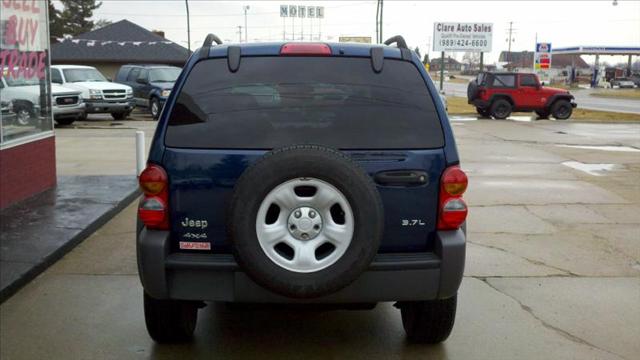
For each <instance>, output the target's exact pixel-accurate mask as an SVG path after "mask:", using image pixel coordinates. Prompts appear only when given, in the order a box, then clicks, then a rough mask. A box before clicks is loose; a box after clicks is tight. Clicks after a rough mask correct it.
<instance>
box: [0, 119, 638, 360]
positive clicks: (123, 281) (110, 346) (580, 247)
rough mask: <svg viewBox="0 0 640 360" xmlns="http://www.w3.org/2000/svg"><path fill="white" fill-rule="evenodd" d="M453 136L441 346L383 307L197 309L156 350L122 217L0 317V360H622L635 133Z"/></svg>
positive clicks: (485, 128)
mask: <svg viewBox="0 0 640 360" xmlns="http://www.w3.org/2000/svg"><path fill="white" fill-rule="evenodd" d="M143 124H144V126H148V123H146V122H145V123H143ZM126 125H127V126H131V127H135V126H137V125H136V123H135V122H130V123H127V124H126ZM453 128H454V131H455V132H456V137H457V142H458V147H459V150H460V154H461V159H462V163H463V168H464V169H465V170H467V173H468V174H469V178H470V185H469V190H468V195H466V200H467V202H468V203H469V204H470V206H471V209H470V215H469V220H468V231H469V243H468V248H467V267H466V271H465V274H466V276H465V279H464V281H463V284H462V287H461V289H460V294H459V304H458V314H457V318H456V326H455V327H454V329H453V332H452V334H451V337H450V338H449V340H447V341H446V342H445V343H443V344H441V345H437V346H423V345H411V344H408V343H407V342H406V341H405V338H404V332H403V330H402V324H401V321H400V314H399V311H398V310H396V309H395V308H393V307H392V304H391V303H382V304H378V306H377V307H376V308H375V309H374V310H372V311H318V310H292V309H287V308H273V307H240V308H235V307H233V308H232V307H228V306H225V305H224V304H210V305H209V306H207V307H206V308H204V309H202V310H200V317H199V322H198V327H197V330H196V335H195V339H194V341H193V342H192V343H188V344H182V345H156V344H154V343H153V342H152V341H151V339H150V338H149V337H148V335H147V333H146V330H145V326H144V318H143V313H142V289H141V287H140V283H139V280H138V277H137V271H136V259H135V244H134V241H135V234H134V223H135V207H134V205H131V206H129V207H128V208H127V209H125V210H124V211H123V212H122V213H120V214H119V215H118V216H116V217H115V218H114V219H113V220H112V221H110V222H109V223H108V224H107V225H105V226H104V227H103V228H101V229H100V230H98V231H97V232H96V233H94V234H93V235H92V236H91V237H89V238H88V239H87V240H85V241H84V242H83V243H82V244H80V245H79V246H78V247H77V248H76V249H74V250H73V251H72V252H71V253H69V254H68V255H67V256H65V257H64V258H63V259H62V260H61V261H59V262H58V263H56V264H55V265H54V266H53V267H51V268H50V269H49V270H47V271H46V272H45V273H43V274H42V275H41V276H39V277H38V278H36V280H34V281H33V282H32V283H30V284H29V285H27V286H26V287H25V288H23V289H22V290H21V291H19V292H18V293H17V294H16V295H14V296H13V297H12V298H10V299H9V300H7V301H6V302H5V303H4V304H2V305H1V306H0V358H2V359H43V358H48V359H89V358H91V359H138V358H141V359H143V358H158V359H175V358H215V359H226V358H238V359H249V358H251V359H254V358H260V359H270V358H304V359H328V358H329V359H338V358H340V359H342V358H356V359H414V358H420V359H445V358H447V359H470V358H472V359H516V358H518V359H548V358H553V359H636V358H637V354H639V353H640V342H638V339H640V306H638V304H640V182H638V177H639V176H640V124H592V123H589V124H581V123H573V122H554V121H538V122H535V123H530V122H520V121H495V120H479V121H460V122H455V121H454V125H453ZM108 131H114V130H113V129H109V130H107V129H89V128H87V129H81V128H78V129H63V130H61V131H58V134H57V135H58V144H59V145H60V144H62V145H60V146H62V147H73V146H75V147H80V146H81V145H80V143H79V141H82V139H84V138H87V137H89V138H90V137H91V136H95V137H96V138H98V137H101V136H102V137H107V136H108V133H107V132H108ZM83 132H84V133H83ZM78 134H85V135H84V136H78ZM74 139H76V140H74ZM605 145H606V146H609V147H603V146H605ZM620 146H625V147H620ZM59 151H61V152H64V151H67V150H65V149H64V148H63V149H59ZM112 161H113V167H109V168H110V169H113V171H115V169H116V165H115V163H116V159H115V158H114V159H112ZM576 163H577V164H578V165H577V166H569V165H568V164H572V165H576ZM127 164H128V163H127ZM580 164H582V165H580ZM593 164H604V165H612V166H604V167H600V168H601V169H604V170H589V169H590V168H589V167H588V166H587V165H593ZM583 165H584V166H583ZM127 166H128V165H127ZM587 170H589V171H587ZM213 285H214V284H212V286H213Z"/></svg>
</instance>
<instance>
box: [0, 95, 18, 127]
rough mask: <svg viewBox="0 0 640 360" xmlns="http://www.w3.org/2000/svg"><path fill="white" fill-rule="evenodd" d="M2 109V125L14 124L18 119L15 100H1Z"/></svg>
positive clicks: (0, 108) (0, 107)
mask: <svg viewBox="0 0 640 360" xmlns="http://www.w3.org/2000/svg"><path fill="white" fill-rule="evenodd" d="M0 111H1V112H2V125H8V124H13V122H14V121H15V120H16V113H14V112H13V102H11V101H5V100H0Z"/></svg>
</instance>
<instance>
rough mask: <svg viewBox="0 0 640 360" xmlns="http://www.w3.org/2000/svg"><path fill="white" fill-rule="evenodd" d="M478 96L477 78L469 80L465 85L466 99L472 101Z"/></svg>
mask: <svg viewBox="0 0 640 360" xmlns="http://www.w3.org/2000/svg"><path fill="white" fill-rule="evenodd" d="M477 97H478V82H477V80H471V81H470V82H469V85H467V100H468V101H473V100H475V99H476V98H477Z"/></svg>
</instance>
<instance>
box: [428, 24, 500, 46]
mask: <svg viewBox="0 0 640 360" xmlns="http://www.w3.org/2000/svg"><path fill="white" fill-rule="evenodd" d="M492 38H493V24H489V23H435V24H433V51H482V52H489V51H491V39H492Z"/></svg>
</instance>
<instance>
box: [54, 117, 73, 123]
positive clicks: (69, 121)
mask: <svg viewBox="0 0 640 360" xmlns="http://www.w3.org/2000/svg"><path fill="white" fill-rule="evenodd" d="M74 121H76V119H74V118H62V119H56V123H57V124H58V125H71V124H73V122H74Z"/></svg>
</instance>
